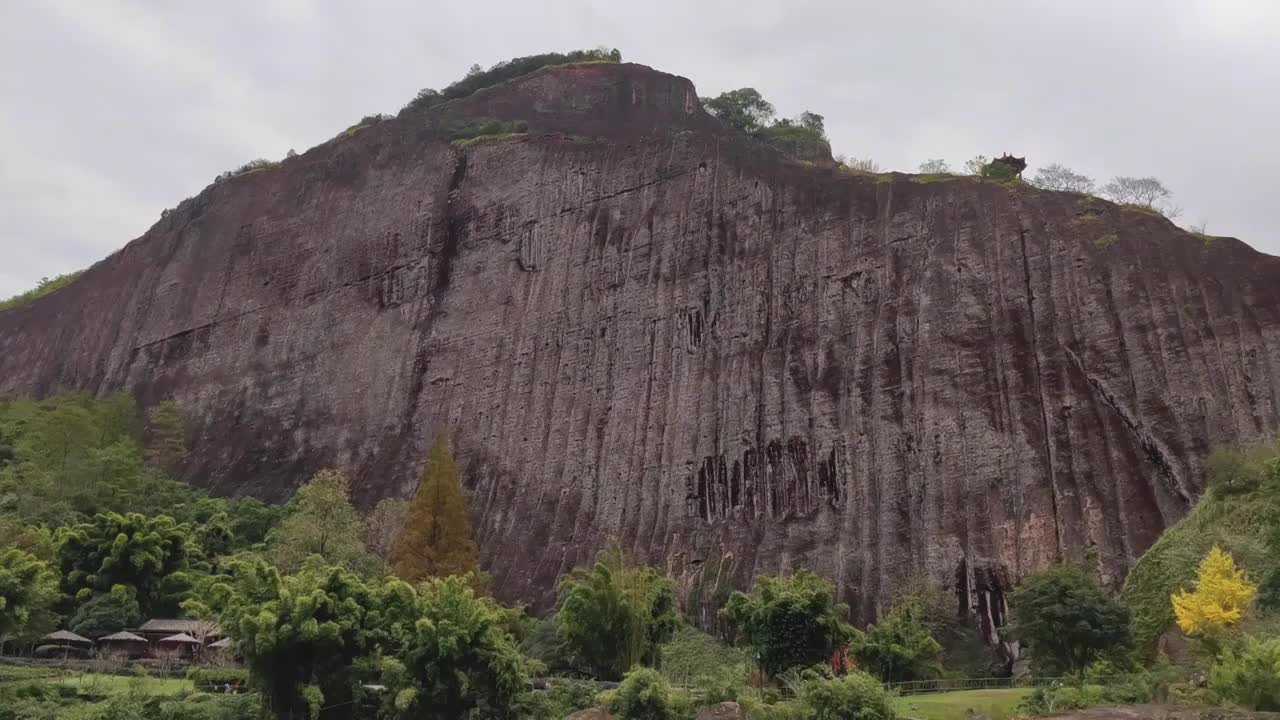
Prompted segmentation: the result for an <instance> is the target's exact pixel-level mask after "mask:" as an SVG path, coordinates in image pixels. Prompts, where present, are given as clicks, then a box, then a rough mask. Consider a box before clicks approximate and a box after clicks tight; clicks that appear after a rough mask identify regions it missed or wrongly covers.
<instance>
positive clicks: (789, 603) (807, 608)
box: [721, 570, 859, 676]
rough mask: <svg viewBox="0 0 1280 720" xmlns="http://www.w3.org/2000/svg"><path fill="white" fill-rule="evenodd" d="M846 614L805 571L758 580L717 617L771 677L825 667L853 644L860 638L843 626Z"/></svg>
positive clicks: (829, 587)
mask: <svg viewBox="0 0 1280 720" xmlns="http://www.w3.org/2000/svg"><path fill="white" fill-rule="evenodd" d="M848 613H849V609H848V607H846V606H845V605H843V604H840V603H837V602H836V601H835V596H834V589H833V587H832V585H831V583H830V581H828V580H825V579H823V578H820V577H818V576H817V575H814V574H813V573H811V572H809V571H807V570H802V571H800V572H797V573H796V574H794V575H786V576H781V577H774V576H769V575H761V576H759V577H757V578H756V579H755V582H754V584H753V585H752V587H751V592H750V593H743V592H735V593H734V594H733V595H732V596H730V598H729V603H728V604H727V605H726V606H725V608H724V610H722V611H721V615H722V617H724V619H725V620H727V621H728V622H729V623H730V624H731V625H733V627H734V628H735V629H736V631H737V633H738V636H739V638H740V639H741V640H742V641H744V642H745V643H746V644H748V645H750V646H751V648H752V649H753V651H754V654H755V656H756V658H757V659H758V662H759V664H760V666H761V668H762V669H763V670H764V671H765V672H766V673H768V674H769V675H771V676H772V675H777V674H779V673H782V672H784V671H786V670H789V669H791V668H797V667H806V666H809V665H815V664H818V663H825V662H827V661H828V659H829V658H830V657H831V655H832V654H833V653H834V652H836V651H837V650H839V649H841V648H843V647H845V646H846V645H848V644H849V643H850V642H852V641H854V640H855V639H856V638H857V637H858V635H859V633H858V631H857V630H855V629H854V628H853V627H852V626H850V625H849V624H848V623H847V622H845V618H846V617H848Z"/></svg>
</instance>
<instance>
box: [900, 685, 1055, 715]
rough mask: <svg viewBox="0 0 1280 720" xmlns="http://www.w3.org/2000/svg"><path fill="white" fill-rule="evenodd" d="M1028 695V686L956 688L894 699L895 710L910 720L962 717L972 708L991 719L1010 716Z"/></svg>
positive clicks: (1029, 691)
mask: <svg viewBox="0 0 1280 720" xmlns="http://www.w3.org/2000/svg"><path fill="white" fill-rule="evenodd" d="M1030 694H1031V690H1029V689H1027V688H1014V689H999V690H957V691H956V692H942V693H930V694H927V695H907V696H904V697H900V698H897V699H896V701H895V702H897V704H898V712H899V713H901V714H902V715H903V717H906V718H911V719H912V720H963V719H964V718H965V716H966V715H968V711H969V710H970V709H972V710H973V711H974V712H975V713H977V714H979V715H985V716H987V717H989V718H993V719H994V720H1000V719H1001V718H1006V717H1009V716H1010V715H1013V714H1014V709H1015V708H1017V706H1018V703H1019V702H1022V699H1023V698H1025V697H1026V696H1027V695H1030Z"/></svg>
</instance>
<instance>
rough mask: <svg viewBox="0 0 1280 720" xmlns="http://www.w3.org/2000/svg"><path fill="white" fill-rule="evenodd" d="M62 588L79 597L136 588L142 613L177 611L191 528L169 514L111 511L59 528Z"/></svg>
mask: <svg viewBox="0 0 1280 720" xmlns="http://www.w3.org/2000/svg"><path fill="white" fill-rule="evenodd" d="M57 542H58V562H59V565H60V567H61V570H62V589H63V591H64V592H66V593H67V594H68V595H72V596H74V597H75V598H76V599H77V600H79V601H82V602H83V601H87V600H88V599H89V598H90V597H92V596H93V594H94V593H96V592H110V591H111V590H112V589H113V588H114V587H115V586H116V585H124V586H126V587H129V588H133V590H134V591H136V592H137V598H138V604H139V606H140V607H141V608H142V612H143V614H146V615H151V614H154V613H156V612H167V611H172V610H173V609H175V608H176V607H177V603H178V602H180V601H181V599H182V596H183V594H184V593H185V592H186V590H187V588H188V585H187V582H188V578H187V577H186V574H185V572H184V571H185V570H186V569H187V561H188V555H189V551H190V546H191V544H192V541H191V528H190V527H189V526H187V525H181V524H179V523H178V522H177V521H176V520H174V519H173V518H171V517H168V516H167V515H159V516H156V517H147V516H145V515H142V514H139V513H128V514H125V515H120V514H118V513H106V514H101V515H97V516H95V517H94V518H93V522H90V523H82V524H80V525H76V526H74V527H64V528H61V529H59V530H58V535H57Z"/></svg>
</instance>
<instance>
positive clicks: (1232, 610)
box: [1170, 545, 1258, 635]
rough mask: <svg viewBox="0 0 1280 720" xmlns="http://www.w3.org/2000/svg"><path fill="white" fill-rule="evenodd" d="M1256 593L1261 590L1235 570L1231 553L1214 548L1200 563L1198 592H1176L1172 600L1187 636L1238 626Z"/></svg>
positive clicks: (1243, 573)
mask: <svg viewBox="0 0 1280 720" xmlns="http://www.w3.org/2000/svg"><path fill="white" fill-rule="evenodd" d="M1257 594H1258V587H1257V586H1256V585H1254V584H1253V583H1251V582H1249V578H1248V577H1247V576H1246V575H1245V572H1244V570H1243V569H1241V568H1237V567H1236V561H1235V560H1234V559H1232V557H1231V554H1230V553H1227V552H1224V551H1223V550H1222V548H1220V547H1218V546H1216V545H1215V546H1214V547H1213V549H1212V550H1210V551H1209V554H1208V555H1205V556H1204V559H1203V560H1201V561H1200V573H1199V575H1198V576H1197V577H1196V585H1195V589H1194V590H1192V591H1191V592H1176V593H1174V594H1173V595H1172V596H1171V597H1170V599H1171V600H1172V601H1173V614H1174V615H1175V616H1176V617H1177V619H1178V627H1180V628H1182V631H1183V632H1185V633H1186V634H1188V635H1203V634H1205V633H1212V632H1215V631H1218V630H1222V629H1225V628H1229V627H1231V626H1233V625H1235V624H1237V623H1239V622H1240V621H1241V620H1242V619H1244V613H1245V610H1247V609H1248V607H1249V603H1251V602H1253V598H1254V596H1255V595H1257Z"/></svg>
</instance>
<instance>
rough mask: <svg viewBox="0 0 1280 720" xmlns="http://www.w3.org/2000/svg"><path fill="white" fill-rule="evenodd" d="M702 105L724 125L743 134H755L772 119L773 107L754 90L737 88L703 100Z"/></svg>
mask: <svg viewBox="0 0 1280 720" xmlns="http://www.w3.org/2000/svg"><path fill="white" fill-rule="evenodd" d="M702 105H703V107H705V108H706V109H707V110H708V111H709V112H710V113H711V114H713V115H715V116H716V117H718V118H720V119H721V120H722V121H724V123H725V124H726V125H728V126H729V127H731V128H734V129H736V130H741V131H743V132H755V131H756V130H760V129H761V128H763V127H765V126H766V125H768V124H769V121H770V120H772V119H773V114H774V109H773V105H772V104H770V103H769V101H768V100H765V99H764V98H763V97H762V96H761V95H760V93H759V91H757V90H756V89H755V88H739V89H737V90H730V91H729V92H726V93H721V94H720V95H718V96H716V97H714V98H703V99H702Z"/></svg>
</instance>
